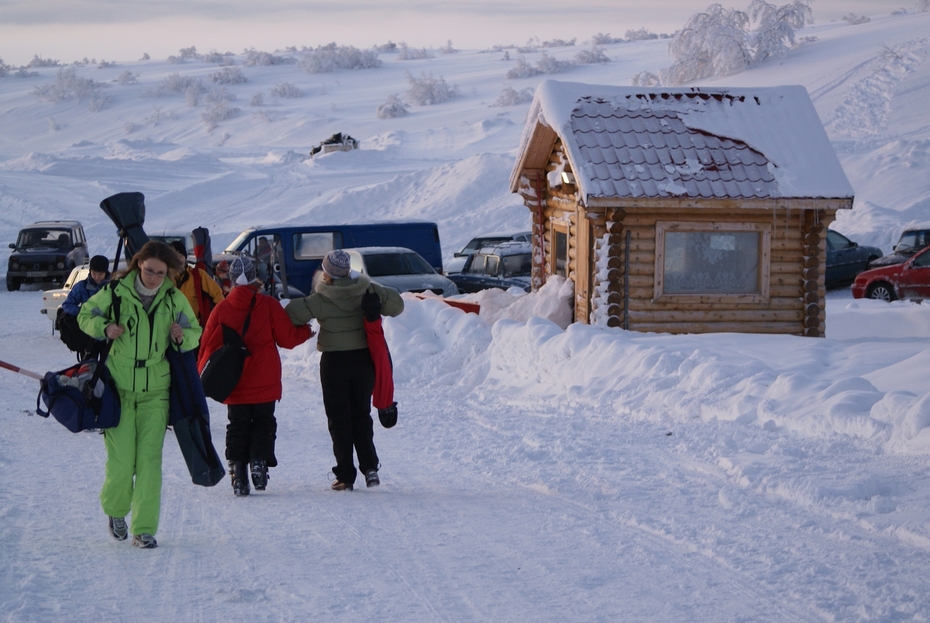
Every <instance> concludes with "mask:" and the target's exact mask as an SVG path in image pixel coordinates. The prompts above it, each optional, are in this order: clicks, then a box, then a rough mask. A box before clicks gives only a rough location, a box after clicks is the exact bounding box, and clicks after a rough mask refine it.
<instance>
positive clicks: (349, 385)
mask: <svg viewBox="0 0 930 623" xmlns="http://www.w3.org/2000/svg"><path fill="white" fill-rule="evenodd" d="M320 384H321V386H322V388H323V407H324V408H325V409H326V419H327V420H328V423H329V435H330V437H331V438H332V440H333V455H335V457H336V466H335V467H333V474H334V475H335V476H336V478H337V479H338V480H340V481H342V482H345V483H348V484H354V483H355V477H356V476H357V475H358V472H357V471H356V469H355V465H354V463H353V461H352V450H353V448H354V450H355V454H356V455H357V456H358V468H359V470H361V471H362V473H363V474H364V473H366V472H368V471H370V470H373V469H374V470H377V469H378V453H377V451H376V450H375V443H374V430H373V425H372V420H371V392H372V390H373V389H374V387H375V366H374V363H372V361H371V355H370V354H369V352H368V349H367V348H364V349H359V350H343V351H326V352H324V353H323V354H322V355H321V356H320Z"/></svg>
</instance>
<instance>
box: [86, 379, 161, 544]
mask: <svg viewBox="0 0 930 623" xmlns="http://www.w3.org/2000/svg"><path fill="white" fill-rule="evenodd" d="M119 397H120V409H121V411H120V419H119V425H118V426H116V427H115V428H109V429H107V430H106V431H104V445H105V446H106V448H107V466H106V478H105V480H104V482H103V489H102V490H101V491H100V505H101V506H102V507H103V512H104V513H106V514H107V515H109V516H110V517H125V516H126V515H128V514H129V513H130V511H131V512H132V518H131V520H130V525H129V529H130V532H131V533H132V534H151V535H154V534H155V533H156V532H157V531H158V517H159V515H160V513H161V456H162V448H163V447H164V444H165V429H166V428H167V426H168V390H167V389H166V390H163V391H158V392H126V391H123V390H119Z"/></svg>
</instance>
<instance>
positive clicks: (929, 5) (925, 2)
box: [917, 0, 930, 13]
mask: <svg viewBox="0 0 930 623" xmlns="http://www.w3.org/2000/svg"><path fill="white" fill-rule="evenodd" d="M917 12H918V13H927V12H930V0H918V2H917Z"/></svg>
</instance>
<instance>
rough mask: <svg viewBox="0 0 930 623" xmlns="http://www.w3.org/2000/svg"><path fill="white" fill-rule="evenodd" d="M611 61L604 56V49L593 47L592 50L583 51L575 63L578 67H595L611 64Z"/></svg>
mask: <svg viewBox="0 0 930 623" xmlns="http://www.w3.org/2000/svg"><path fill="white" fill-rule="evenodd" d="M609 62H610V59H609V58H608V57H607V55H606V54H604V49H603V48H601V47H600V46H597V45H595V46H592V47H591V49H590V50H581V51H580V52H578V54H576V55H575V63H577V64H578V65H594V64H596V63H609Z"/></svg>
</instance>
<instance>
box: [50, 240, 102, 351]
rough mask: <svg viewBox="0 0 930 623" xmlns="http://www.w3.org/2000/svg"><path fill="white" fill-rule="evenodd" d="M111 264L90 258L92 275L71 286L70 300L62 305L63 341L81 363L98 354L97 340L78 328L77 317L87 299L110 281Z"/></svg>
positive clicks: (66, 300) (59, 325) (61, 331)
mask: <svg viewBox="0 0 930 623" xmlns="http://www.w3.org/2000/svg"><path fill="white" fill-rule="evenodd" d="M109 265H110V262H109V260H107V258H106V257H104V256H102V255H95V256H94V257H92V258H90V265H89V268H90V274H89V275H88V276H87V278H86V279H83V280H82V281H78V282H77V283H75V284H74V285H73V286H71V292H69V293H68V298H66V299H65V302H64V303H62V304H61V309H60V310H59V312H58V329H59V331H60V333H61V341H62V342H64V343H65V345H66V346H67V347H68V348H70V349H71V350H73V351H74V352H75V353H77V357H78V360H79V361H83V360H84V359H87V358H90V357H93V356H95V355H96V354H97V347H98V346H99V345H100V344H98V342H97V340H95V339H94V338H92V337H90V336H89V335H87V334H86V333H84V332H83V331H81V328H80V327H79V326H78V323H77V315H78V312H80V311H81V306H82V305H84V303H86V302H87V299H89V298H90V297H92V296H93V295H95V294H97V292H99V291H100V289H101V288H102V287H103V286H105V285H106V284H107V283H108V282H109V281H110V271H109Z"/></svg>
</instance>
